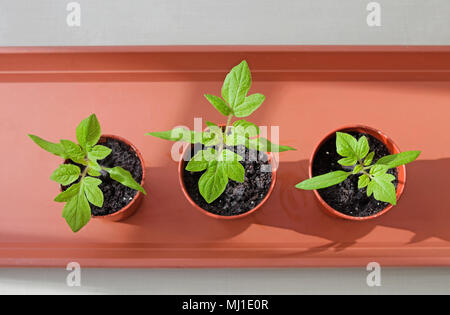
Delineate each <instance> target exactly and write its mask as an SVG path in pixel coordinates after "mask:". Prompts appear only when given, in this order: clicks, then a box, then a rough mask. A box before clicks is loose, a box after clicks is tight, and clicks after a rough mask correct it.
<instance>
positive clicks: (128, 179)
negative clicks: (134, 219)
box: [105, 166, 147, 195]
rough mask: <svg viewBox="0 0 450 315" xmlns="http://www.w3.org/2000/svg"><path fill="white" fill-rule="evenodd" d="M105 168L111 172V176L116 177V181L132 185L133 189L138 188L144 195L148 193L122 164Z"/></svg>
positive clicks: (128, 185)
mask: <svg viewBox="0 0 450 315" xmlns="http://www.w3.org/2000/svg"><path fill="white" fill-rule="evenodd" d="M105 170H106V171H107V172H108V173H109V176H111V178H112V179H114V180H115V181H118V182H119V183H121V184H122V185H124V186H127V187H130V188H131V189H135V190H138V191H140V192H142V193H143V194H144V195H146V194H147V193H146V191H145V189H144V188H143V187H142V186H141V185H139V184H138V183H137V182H136V181H135V180H134V178H133V176H131V174H130V172H128V171H127V170H124V169H123V168H121V167H120V166H116V167H113V168H105Z"/></svg>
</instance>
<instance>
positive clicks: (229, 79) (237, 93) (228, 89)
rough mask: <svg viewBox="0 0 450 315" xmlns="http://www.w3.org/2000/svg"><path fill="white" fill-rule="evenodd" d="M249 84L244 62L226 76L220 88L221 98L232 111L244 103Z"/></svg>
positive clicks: (249, 75)
mask: <svg viewBox="0 0 450 315" xmlns="http://www.w3.org/2000/svg"><path fill="white" fill-rule="evenodd" d="M251 84H252V76H251V73H250V69H249V67H248V64H247V62H246V61H245V60H244V61H242V62H241V63H240V64H239V65H237V66H235V67H234V68H233V69H231V71H230V72H229V73H228V74H227V76H226V78H225V81H224V83H223V86H222V97H223V99H224V100H225V101H226V102H227V103H228V104H229V106H230V107H231V109H233V111H234V109H235V108H236V106H237V105H240V104H242V103H244V101H245V97H246V96H247V93H248V91H249V90H250V86H251Z"/></svg>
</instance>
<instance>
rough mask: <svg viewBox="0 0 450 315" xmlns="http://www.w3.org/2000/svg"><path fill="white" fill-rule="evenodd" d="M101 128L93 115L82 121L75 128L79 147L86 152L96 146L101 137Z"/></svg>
mask: <svg viewBox="0 0 450 315" xmlns="http://www.w3.org/2000/svg"><path fill="white" fill-rule="evenodd" d="M101 133H102V131H101V128H100V124H99V122H98V119H97V116H95V114H92V115H90V116H89V117H88V118H86V119H84V120H83V121H82V122H81V123H80V124H79V125H78V127H77V131H76V134H77V140H78V143H79V144H80V146H81V147H82V148H83V149H84V150H85V151H86V152H87V151H89V150H90V149H91V148H92V147H93V146H94V145H96V144H97V142H98V140H99V139H100V136H101Z"/></svg>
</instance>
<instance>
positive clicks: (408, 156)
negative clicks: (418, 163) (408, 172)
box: [375, 151, 421, 168]
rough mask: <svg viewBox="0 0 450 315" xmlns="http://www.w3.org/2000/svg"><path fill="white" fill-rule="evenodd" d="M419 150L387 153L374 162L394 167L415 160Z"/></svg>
mask: <svg viewBox="0 0 450 315" xmlns="http://www.w3.org/2000/svg"><path fill="white" fill-rule="evenodd" d="M420 153H421V151H406V152H402V153H398V154H392V155H387V156H384V157H382V158H381V159H379V160H378V161H377V162H376V163H375V164H377V165H381V164H382V165H386V166H387V167H388V168H395V167H398V166H400V165H405V164H408V163H411V162H413V161H415V160H416V159H417V158H418V157H419V155H420Z"/></svg>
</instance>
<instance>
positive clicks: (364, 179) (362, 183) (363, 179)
mask: <svg viewBox="0 0 450 315" xmlns="http://www.w3.org/2000/svg"><path fill="white" fill-rule="evenodd" d="M369 183H370V177H369V176H368V175H367V174H363V175H361V176H360V177H359V179H358V188H359V189H362V188H364V187H367V185H369Z"/></svg>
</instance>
